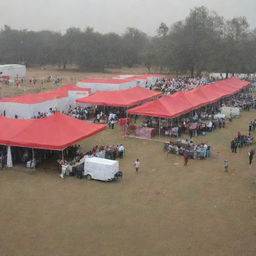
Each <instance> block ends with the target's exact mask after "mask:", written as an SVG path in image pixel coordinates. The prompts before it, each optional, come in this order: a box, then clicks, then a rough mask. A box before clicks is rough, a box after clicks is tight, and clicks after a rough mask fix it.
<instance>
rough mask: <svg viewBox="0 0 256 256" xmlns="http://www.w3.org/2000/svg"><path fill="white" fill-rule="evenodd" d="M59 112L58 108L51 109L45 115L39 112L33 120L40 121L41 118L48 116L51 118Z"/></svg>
mask: <svg viewBox="0 0 256 256" xmlns="http://www.w3.org/2000/svg"><path fill="white" fill-rule="evenodd" d="M56 112H58V109H57V108H49V111H48V112H47V113H43V112H37V113H36V114H35V115H34V116H33V118H32V119H40V118H44V117H47V116H51V115H53V114H54V113H56Z"/></svg>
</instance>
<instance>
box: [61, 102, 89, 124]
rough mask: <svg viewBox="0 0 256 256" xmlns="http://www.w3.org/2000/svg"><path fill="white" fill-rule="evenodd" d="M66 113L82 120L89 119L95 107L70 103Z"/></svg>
mask: <svg viewBox="0 0 256 256" xmlns="http://www.w3.org/2000/svg"><path fill="white" fill-rule="evenodd" d="M64 114H66V115H68V116H71V117H74V118H77V119H80V120H87V119H88V118H89V117H90V116H91V115H92V114H93V108H92V107H82V106H75V107H74V106H71V105H69V108H68V110H67V112H64Z"/></svg>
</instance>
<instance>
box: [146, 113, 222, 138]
mask: <svg viewBox="0 0 256 256" xmlns="http://www.w3.org/2000/svg"><path fill="white" fill-rule="evenodd" d="M216 113H218V110H217V109H216V110H212V111H211V113H209V114H208V113H207V112H206V111H197V112H195V113H194V115H193V116H192V117H189V116H188V117H184V118H181V119H180V120H177V119H176V120H173V121H170V120H167V119H165V120H161V122H160V134H161V135H164V136H171V137H180V136H182V135H184V134H188V135H189V136H190V138H192V137H194V136H199V135H205V134H206V132H212V131H213V130H215V129H216V128H225V127H226V120H225V118H224V116H223V115H220V116H218V115H216ZM142 127H150V128H157V129H159V120H158V118H154V117H147V118H145V120H144V122H143V123H142Z"/></svg>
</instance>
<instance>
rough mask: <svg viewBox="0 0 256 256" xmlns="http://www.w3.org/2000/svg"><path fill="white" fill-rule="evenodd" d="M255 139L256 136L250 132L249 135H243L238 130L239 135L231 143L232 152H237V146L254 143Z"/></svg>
mask: <svg viewBox="0 0 256 256" xmlns="http://www.w3.org/2000/svg"><path fill="white" fill-rule="evenodd" d="M253 141H254V137H253V136H252V135H251V134H250V133H249V134H248V135H243V134H241V133H240V132H238V133H237V136H236V137H235V138H234V139H233V140H232V141H231V143H230V148H231V151H232V153H237V148H242V147H244V146H250V145H252V143H253Z"/></svg>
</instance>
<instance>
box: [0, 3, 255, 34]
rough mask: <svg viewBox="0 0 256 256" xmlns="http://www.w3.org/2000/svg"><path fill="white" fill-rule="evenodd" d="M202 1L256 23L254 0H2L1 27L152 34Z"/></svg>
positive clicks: (227, 15) (212, 8) (227, 14)
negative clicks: (132, 30)
mask: <svg viewBox="0 0 256 256" xmlns="http://www.w3.org/2000/svg"><path fill="white" fill-rule="evenodd" d="M202 5H204V6H205V7H207V8H208V9H209V10H210V11H215V12H216V13H217V14H219V15H220V16H223V17H224V18H226V19H229V18H233V17H238V16H245V17H246V18H247V21H248V23H249V24H250V27H252V28H254V27H255V26H256V17H255V15H254V10H255V8H256V1H255V2H254V1H252V0H244V1H239V0H227V1H225V2H223V1H221V0H215V1H213V0H183V1H182V2H181V1H179V0H172V1H170V0H158V1H156V0H130V1H129V2H128V1H121V0H108V1H106V0H74V1H71V0H61V1H60V0H37V1H32V0H1V1H0V8H1V10H5V11H4V12H2V13H1V16H0V24H1V28H3V26H4V25H8V26H10V27H11V28H13V29H27V30H33V31H41V30H51V31H55V32H61V33H64V32H65V31H66V30H67V29H68V28H70V27H77V28H80V29H85V28H86V27H92V28H94V30H95V31H97V32H100V33H104V34H105V33H109V32H115V33H118V34H122V33H124V32H125V29H126V28H127V27H135V28H138V29H139V30H141V31H143V32H145V33H147V34H148V35H150V36H153V35H155V34H156V30H157V28H158V27H159V25H160V23H161V22H164V23H166V25H167V26H168V27H169V26H170V25H172V24H173V23H175V22H177V21H180V20H183V19H184V18H185V17H186V16H187V15H188V14H189V12H190V10H191V9H192V8H195V7H198V6H202ZM14 7H15V8H14Z"/></svg>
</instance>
